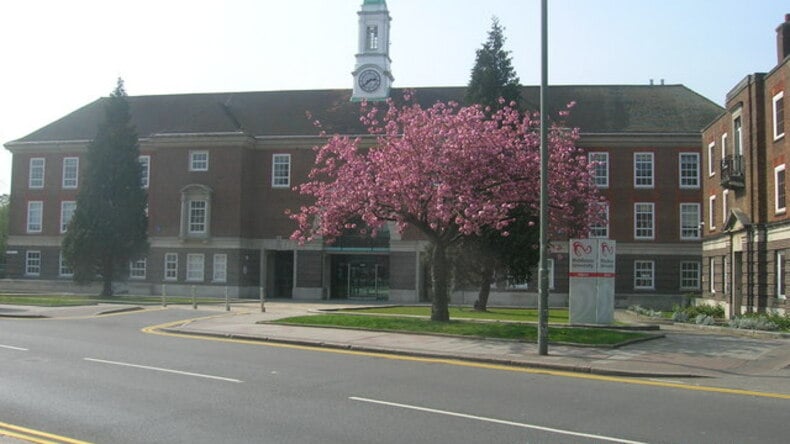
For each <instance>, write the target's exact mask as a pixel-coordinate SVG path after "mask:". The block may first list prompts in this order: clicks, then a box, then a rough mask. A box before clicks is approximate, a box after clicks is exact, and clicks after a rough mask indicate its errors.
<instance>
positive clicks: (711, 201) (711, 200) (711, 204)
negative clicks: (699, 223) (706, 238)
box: [708, 196, 716, 231]
mask: <svg viewBox="0 0 790 444" xmlns="http://www.w3.org/2000/svg"><path fill="white" fill-rule="evenodd" d="M708 223H709V224H710V225H709V226H708V230H709V231H713V230H715V229H716V196H710V197H708Z"/></svg>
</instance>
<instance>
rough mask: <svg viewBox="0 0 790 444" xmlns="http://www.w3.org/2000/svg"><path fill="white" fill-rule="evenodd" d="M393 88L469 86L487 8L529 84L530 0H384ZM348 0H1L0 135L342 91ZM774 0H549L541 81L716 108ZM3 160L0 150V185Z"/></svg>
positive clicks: (762, 32) (5, 183)
mask: <svg viewBox="0 0 790 444" xmlns="http://www.w3.org/2000/svg"><path fill="white" fill-rule="evenodd" d="M387 3H388V7H389V10H390V15H391V16H392V30H391V41H392V44H391V48H390V56H391V58H392V70H393V74H394V76H395V85H394V86H396V87H418V86H459V85H465V84H466V83H467V82H468V78H469V72H470V70H471V68H472V65H473V64H474V56H475V50H476V49H477V48H479V47H480V45H481V44H482V43H483V41H484V40H485V38H486V35H487V32H488V30H489V28H490V24H491V17H492V16H494V15H496V16H497V17H499V19H500V22H501V23H502V25H504V26H505V28H506V29H505V35H506V37H507V42H506V48H507V49H509V50H511V51H512V54H511V55H512V57H513V63H514V67H515V69H516V71H517V73H518V75H519V77H520V78H521V82H522V83H523V84H527V85H529V84H532V85H535V84H538V83H539V82H540V52H539V51H540V9H539V8H540V0H475V1H471V0H389V1H388V2H387ZM361 4H362V0H291V1H286V0H212V1H205V0H188V1H182V0H156V1H152V0H135V1H124V2H120V1H116V0H98V1H96V0H71V1H63V0H4V1H2V2H1V3H0V60H2V67H0V143H5V142H8V141H11V140H15V139H18V138H20V137H23V136H25V135H27V134H29V133H31V132H33V131H35V130H36V129H38V128H40V127H42V126H45V125H47V124H48V123H50V122H53V121H54V120H57V119H58V118H60V117H63V116H64V115H66V114H68V113H70V112H71V111H74V110H76V109H77V108H79V107H81V106H83V105H85V104H88V103H90V102H92V101H93V100H95V99H97V98H98V97H101V96H106V95H108V94H109V93H110V92H111V91H112V89H113V88H114V86H115V81H116V79H117V77H119V76H120V77H123V79H124V80H125V82H126V89H127V92H128V93H129V94H130V95H149V94H170V93H192V92H196V93H201V92H222V91H269V90H288V89H321V88H350V87H351V85H352V83H351V80H352V79H351V74H350V73H351V70H352V69H353V67H354V54H355V52H356V49H357V48H356V42H357V14H356V13H357V11H358V10H359V8H360V5H361ZM785 13H790V5H788V4H786V3H785V2H784V1H780V0H750V1H749V2H744V1H743V0H663V1H647V0H551V1H550V2H549V81H550V83H555V84H647V83H648V82H649V80H650V79H651V78H652V79H655V80H656V82H659V80H660V79H662V78H663V79H665V81H666V82H667V83H668V84H677V83H680V84H684V85H686V86H688V87H689V88H691V89H693V90H694V91H697V92H698V93H700V94H702V95H703V96H705V97H707V98H709V99H711V100H713V101H714V102H716V103H719V104H722V103H723V101H724V96H725V94H726V93H727V91H729V89H730V88H732V87H733V86H734V85H735V84H736V83H737V82H738V81H740V80H741V79H742V78H743V77H744V76H746V75H747V74H750V73H754V72H764V71H767V70H770V69H771V68H772V67H773V66H774V65H775V64H776V34H775V29H776V27H777V26H778V25H779V24H780V23H781V22H782V21H783V20H784V14H785ZM10 182H11V154H10V153H9V152H8V151H7V150H5V149H2V150H0V194H2V193H8V192H9V191H10Z"/></svg>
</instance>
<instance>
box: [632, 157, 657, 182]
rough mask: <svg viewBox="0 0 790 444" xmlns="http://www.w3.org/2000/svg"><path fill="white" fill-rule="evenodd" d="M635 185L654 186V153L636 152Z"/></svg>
mask: <svg viewBox="0 0 790 444" xmlns="http://www.w3.org/2000/svg"><path fill="white" fill-rule="evenodd" d="M634 187H635V188H653V153H634Z"/></svg>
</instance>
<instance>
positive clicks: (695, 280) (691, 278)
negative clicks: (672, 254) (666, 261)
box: [680, 261, 702, 290]
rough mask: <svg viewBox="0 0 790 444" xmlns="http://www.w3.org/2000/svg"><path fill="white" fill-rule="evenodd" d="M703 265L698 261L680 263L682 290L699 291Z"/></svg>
mask: <svg viewBox="0 0 790 444" xmlns="http://www.w3.org/2000/svg"><path fill="white" fill-rule="evenodd" d="M701 269H702V265H701V264H700V263H699V262H697V261H682V262H680V289H681V290H699V289H700V277H701V275H702V273H701V271H700V270H701Z"/></svg>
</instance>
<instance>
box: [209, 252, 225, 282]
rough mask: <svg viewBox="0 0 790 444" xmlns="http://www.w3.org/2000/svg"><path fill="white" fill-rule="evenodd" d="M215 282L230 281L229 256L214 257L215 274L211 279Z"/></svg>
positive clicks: (219, 255)
mask: <svg viewBox="0 0 790 444" xmlns="http://www.w3.org/2000/svg"><path fill="white" fill-rule="evenodd" d="M211 279H212V280H213V281H214V282H225V281H227V279H228V255H227V254H215V255H214V273H213V275H212V278H211Z"/></svg>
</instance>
